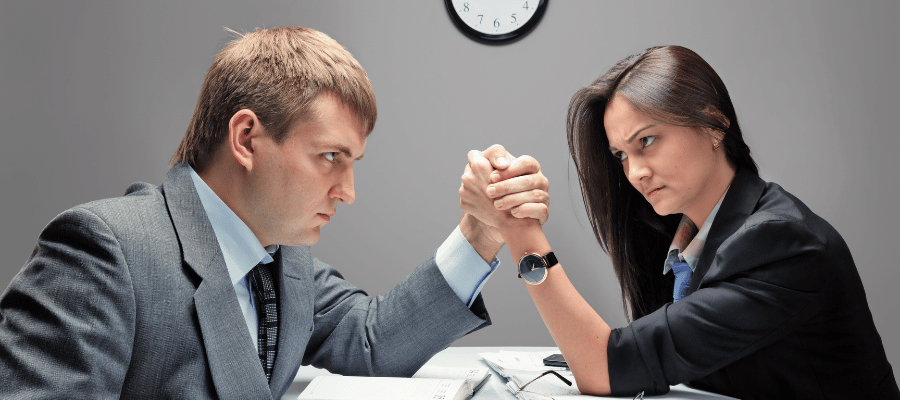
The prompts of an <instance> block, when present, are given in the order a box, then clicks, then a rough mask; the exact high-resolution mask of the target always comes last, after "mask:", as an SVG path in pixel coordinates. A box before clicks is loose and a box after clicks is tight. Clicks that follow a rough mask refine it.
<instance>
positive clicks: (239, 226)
mask: <svg viewBox="0 0 900 400" xmlns="http://www.w3.org/2000/svg"><path fill="white" fill-rule="evenodd" d="M188 170H190V172H191V179H192V180H193V181H194V187H196V188H197V195H198V196H199V197H200V203H201V204H202V205H203V210H204V211H206V216H207V217H208V218H209V223H210V224H211V225H212V228H213V232H215V234H216V240H218V242H219V247H220V248H221V249H222V256H224V258H225V266H226V267H227V268H228V275H229V276H230V277H231V284H232V285H235V284H237V283H238V281H240V280H241V279H242V278H243V277H244V276H245V275H247V273H248V272H250V270H251V269H253V267H256V264H259V263H263V264H267V263H270V262H272V261H273V259H272V254H274V253H275V251H277V250H278V245H277V244H276V245H271V246H266V247H263V245H262V243H260V242H259V239H257V238H256V235H254V234H253V231H251V230H250V227H248V226H247V224H245V223H244V221H242V220H241V218H240V217H238V216H237V214H235V213H234V211H232V210H231V208H229V207H228V205H226V204H225V202H224V201H222V199H220V198H219V196H218V195H216V193H215V192H213V191H212V189H210V187H209V186H208V185H207V184H206V182H204V181H203V179H202V178H200V175H198V174H197V172H195V171H194V168H192V167H190V166H188Z"/></svg>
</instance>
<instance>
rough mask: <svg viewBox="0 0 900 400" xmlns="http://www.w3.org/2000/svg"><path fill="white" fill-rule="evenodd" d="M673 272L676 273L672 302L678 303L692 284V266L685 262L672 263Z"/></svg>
mask: <svg viewBox="0 0 900 400" xmlns="http://www.w3.org/2000/svg"><path fill="white" fill-rule="evenodd" d="M672 272H674V273H675V288H674V289H673V290H672V299H673V300H672V302H673V303H677V302H678V300H681V298H682V297H684V292H685V291H687V288H688V283H690V282H691V266H690V265H688V264H687V263H684V262H676V263H672Z"/></svg>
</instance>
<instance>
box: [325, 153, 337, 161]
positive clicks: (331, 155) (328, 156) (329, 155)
mask: <svg viewBox="0 0 900 400" xmlns="http://www.w3.org/2000/svg"><path fill="white" fill-rule="evenodd" d="M336 155H337V152H334V151H331V152H328V153H325V159H326V160H328V161H334V157H335V156H336Z"/></svg>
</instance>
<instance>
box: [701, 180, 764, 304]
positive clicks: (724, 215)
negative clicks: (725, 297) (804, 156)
mask: <svg viewBox="0 0 900 400" xmlns="http://www.w3.org/2000/svg"><path fill="white" fill-rule="evenodd" d="M765 188H766V183H765V182H764V181H763V180H762V179H760V178H759V177H758V176H756V175H753V174H750V173H747V172H744V171H738V172H737V174H736V175H735V176H734V180H733V181H732V182H731V187H729V189H728V193H727V194H726V195H725V199H723V200H722V205H721V206H720V207H719V213H718V214H716V219H715V220H713V224H712V226H711V227H710V229H709V235H708V236H707V237H706V244H704V245H703V251H702V252H701V253H700V259H699V260H698V261H697V268H696V270H695V271H694V274H693V275H694V278H693V279H691V284H690V286H688V291H687V293H693V292H695V291H696V290H697V289H698V288H699V287H700V285H701V284H702V283H703V282H704V280H705V278H706V274H707V272H709V268H710V266H711V265H712V262H713V260H714V259H715V256H716V252H717V251H718V249H719V246H720V245H721V244H722V242H724V241H725V239H728V238H729V237H730V236H731V235H733V234H734V233H735V232H737V230H738V229H739V228H740V227H741V225H743V224H744V221H746V220H747V218H748V217H749V216H750V214H752V213H753V210H754V209H755V208H756V203H757V202H759V198H760V196H762V193H763V191H764V190H765Z"/></svg>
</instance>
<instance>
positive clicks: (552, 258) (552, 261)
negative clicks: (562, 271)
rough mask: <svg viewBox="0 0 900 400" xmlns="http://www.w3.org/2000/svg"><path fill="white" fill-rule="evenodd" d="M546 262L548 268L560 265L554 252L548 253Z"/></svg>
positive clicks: (545, 258) (545, 257)
mask: <svg viewBox="0 0 900 400" xmlns="http://www.w3.org/2000/svg"><path fill="white" fill-rule="evenodd" d="M544 262H546V263H547V268H550V267H552V266H554V265H556V264H559V260H557V259H556V254H553V252H552V251H551V252H549V253H547V255H545V256H544Z"/></svg>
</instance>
